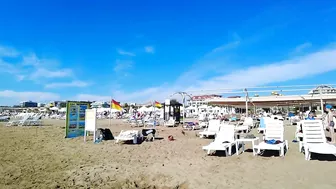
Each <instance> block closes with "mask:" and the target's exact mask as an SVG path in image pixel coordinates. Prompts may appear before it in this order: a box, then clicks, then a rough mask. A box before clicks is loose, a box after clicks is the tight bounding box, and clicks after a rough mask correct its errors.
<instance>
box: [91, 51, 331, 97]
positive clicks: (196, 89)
mask: <svg viewBox="0 0 336 189" xmlns="http://www.w3.org/2000/svg"><path fill="white" fill-rule="evenodd" d="M335 60H336V48H335V47H333V48H328V49H323V50H320V51H317V52H314V53H310V54H307V55H305V56H300V57H296V58H291V59H287V60H283V61H279V62H269V63H267V64H263V65H259V66H250V67H244V68H241V69H235V70H232V71H230V72H229V73H226V74H221V75H218V76H213V77H210V78H208V79H204V78H202V77H201V76H203V74H204V73H202V74H199V75H197V73H196V72H195V74H196V75H197V76H196V77H195V78H193V79H192V82H183V81H182V80H181V79H180V78H183V77H182V76H183V75H185V73H183V74H182V76H181V77H180V78H178V79H177V80H176V81H175V82H174V83H171V84H169V85H168V84H164V85H161V86H156V87H150V88H145V89H142V90H138V91H116V92H114V93H113V95H112V96H113V97H114V98H116V99H117V100H120V101H126V102H144V101H148V100H164V99H165V98H167V97H169V96H170V95H171V94H172V93H174V92H176V91H189V92H190V93H192V94H198V93H204V92H202V90H204V91H206V90H209V89H221V88H237V87H239V88H245V87H254V86H260V85H268V84H272V83H277V82H285V81H290V80H295V79H301V78H305V77H311V76H315V75H319V74H323V73H325V72H329V71H334V70H336V61H335ZM210 63H211V62H208V64H210ZM198 71H200V72H204V70H198ZM207 71H211V70H207ZM188 72H193V70H189V71H188ZM187 75H188V74H187ZM326 79H328V78H326ZM213 92H214V91H213ZM207 93H209V92H207ZM210 93H211V92H210ZM95 97H96V98H98V97H99V96H95Z"/></svg>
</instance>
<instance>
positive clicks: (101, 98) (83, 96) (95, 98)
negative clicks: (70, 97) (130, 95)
mask: <svg viewBox="0 0 336 189" xmlns="http://www.w3.org/2000/svg"><path fill="white" fill-rule="evenodd" d="M74 99H76V100H80V101H102V102H105V101H106V102H109V101H110V100H111V96H99V95H91V94H79V95H77V96H75V98H74Z"/></svg>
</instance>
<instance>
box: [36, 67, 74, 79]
mask: <svg viewBox="0 0 336 189" xmlns="http://www.w3.org/2000/svg"><path fill="white" fill-rule="evenodd" d="M70 76H72V70H71V69H58V70H48V69H45V68H38V69H37V70H36V71H35V72H34V73H33V74H31V78H33V79H37V78H64V77H70Z"/></svg>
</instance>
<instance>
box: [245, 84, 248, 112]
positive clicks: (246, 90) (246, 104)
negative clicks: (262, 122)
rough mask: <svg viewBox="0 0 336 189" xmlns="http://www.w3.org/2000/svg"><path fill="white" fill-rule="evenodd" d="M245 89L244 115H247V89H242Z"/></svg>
mask: <svg viewBox="0 0 336 189" xmlns="http://www.w3.org/2000/svg"><path fill="white" fill-rule="evenodd" d="M244 91H245V108H246V112H245V114H246V117H248V92H247V89H244Z"/></svg>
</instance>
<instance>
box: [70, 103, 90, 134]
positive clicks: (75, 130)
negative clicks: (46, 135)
mask: <svg viewBox="0 0 336 189" xmlns="http://www.w3.org/2000/svg"><path fill="white" fill-rule="evenodd" d="M89 107H90V103H89V102H79V101H67V105H66V122H65V124H66V125H65V138H74V137H79V136H84V129H85V110H86V109H88V108H89Z"/></svg>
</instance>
